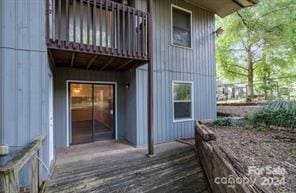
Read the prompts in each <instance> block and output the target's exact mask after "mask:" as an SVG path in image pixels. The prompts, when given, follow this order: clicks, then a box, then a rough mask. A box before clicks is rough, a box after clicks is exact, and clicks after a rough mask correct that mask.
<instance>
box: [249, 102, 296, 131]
mask: <svg viewBox="0 0 296 193" xmlns="http://www.w3.org/2000/svg"><path fill="white" fill-rule="evenodd" d="M282 104H285V105H270V104H269V105H267V106H266V107H264V108H262V109H260V110H259V111H257V112H255V113H253V114H251V115H249V116H248V117H247V118H248V120H250V121H251V122H252V123H253V125H254V126H255V128H256V129H258V130H266V129H268V128H269V127H270V125H274V126H280V127H287V128H292V129H295V128H296V105H295V104H292V103H291V105H287V104H286V103H282Z"/></svg>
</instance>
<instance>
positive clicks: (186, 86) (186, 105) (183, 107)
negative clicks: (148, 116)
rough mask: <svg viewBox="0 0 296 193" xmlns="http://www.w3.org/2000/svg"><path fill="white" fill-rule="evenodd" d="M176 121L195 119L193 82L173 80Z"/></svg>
mask: <svg viewBox="0 0 296 193" xmlns="http://www.w3.org/2000/svg"><path fill="white" fill-rule="evenodd" d="M172 87H173V88H172V89H173V109H174V110H173V113H174V122H178V121H185V120H192V119H193V108H192V107H193V96H192V94H193V83H192V82H184V81H173V85H172Z"/></svg>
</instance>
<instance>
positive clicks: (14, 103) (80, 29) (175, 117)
mask: <svg viewBox="0 0 296 193" xmlns="http://www.w3.org/2000/svg"><path fill="white" fill-rule="evenodd" d="M148 2H150V3H148ZM252 4H254V2H253V1H251V0H223V1H220V0H207V1H205V0H190V1H189V0H149V1H147V0H129V1H126V0H125V1H111V0H1V1H0V14H1V16H0V26H1V30H0V144H7V145H8V146H11V149H13V147H16V146H23V145H25V144H27V143H28V142H30V141H32V140H33V139H34V138H36V137H37V136H40V135H43V136H46V141H45V144H44V147H43V151H42V155H41V157H42V159H43V161H44V162H45V163H46V165H50V162H51V160H53V159H54V151H55V149H58V148H61V147H67V146H71V145H76V144H83V143H91V142H94V141H100V140H109V139H115V140H120V139H123V140H126V141H128V142H129V143H130V144H132V145H134V146H141V145H145V144H150V146H151V145H152V146H153V144H154V143H163V142H167V141H170V140H174V139H178V138H191V137H193V136H194V129H193V120H198V119H215V118H216V85H215V82H216V72H215V35H216V34H215V14H218V15H220V16H222V17H224V16H227V15H229V14H230V13H233V12H234V11H237V10H239V9H241V8H243V7H246V6H250V5H252ZM152 150H153V149H152ZM149 153H153V151H152V152H151V149H150V151H149Z"/></svg>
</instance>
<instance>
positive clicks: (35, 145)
mask: <svg viewBox="0 0 296 193" xmlns="http://www.w3.org/2000/svg"><path fill="white" fill-rule="evenodd" d="M44 140H45V137H38V138H36V139H35V140H34V141H33V142H32V143H30V144H28V145H27V146H25V147H24V148H23V149H22V150H20V151H19V152H18V153H17V154H16V155H15V156H13V158H12V159H11V160H10V161H8V162H7V163H6V164H5V165H3V166H2V167H0V179H1V181H2V184H3V185H4V193H20V182H19V178H18V175H19V172H20V171H21V170H22V169H23V168H24V166H25V165H26V164H28V163H29V167H30V180H31V188H30V192H32V193H38V189H39V187H40V180H39V179H40V172H39V161H38V159H37V156H38V154H39V150H40V149H41V147H42V144H43V142H44Z"/></svg>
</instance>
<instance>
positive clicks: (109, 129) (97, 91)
mask: <svg viewBox="0 0 296 193" xmlns="http://www.w3.org/2000/svg"><path fill="white" fill-rule="evenodd" d="M113 87H114V86H113V85H94V127H95V129H94V134H95V135H94V138H95V140H96V141H97V140H102V139H111V138H114V114H115V112H114V89H113Z"/></svg>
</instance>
